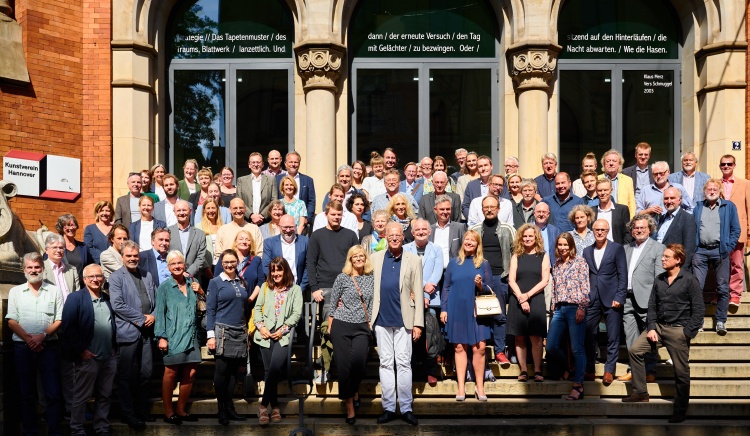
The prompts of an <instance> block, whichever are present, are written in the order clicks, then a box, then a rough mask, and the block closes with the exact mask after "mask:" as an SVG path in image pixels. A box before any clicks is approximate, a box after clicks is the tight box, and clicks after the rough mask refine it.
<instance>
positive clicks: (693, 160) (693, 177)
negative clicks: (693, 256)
mask: <svg viewBox="0 0 750 436" xmlns="http://www.w3.org/2000/svg"><path fill="white" fill-rule="evenodd" d="M680 160H681V161H682V171H678V172H676V173H672V174H670V175H669V177H668V179H669V183H672V184H680V185H682V187H683V188H685V192H687V194H688V195H689V196H690V197H689V199H690V201H691V204H697V203H698V202H699V201H703V185H705V184H706V182H707V181H708V179H710V178H711V176H709V175H708V174H706V173H702V172H700V171H696V169H697V166H698V158H697V157H696V156H695V153H693V152H692V151H688V152H687V153H685V154H683V155H682V157H681V158H680ZM665 245H666V244H665ZM685 249H686V250H687V247H686V248H685ZM685 264H686V265H690V261H689V260H688V261H686V262H685Z"/></svg>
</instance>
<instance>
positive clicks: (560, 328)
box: [547, 233, 589, 401]
mask: <svg viewBox="0 0 750 436" xmlns="http://www.w3.org/2000/svg"><path fill="white" fill-rule="evenodd" d="M555 257H556V258H557V260H556V262H555V265H554V266H553V267H552V303H551V305H552V310H553V311H554V312H553V313H554V314H553V315H552V321H550V323H549V333H548V334H547V363H548V364H549V366H548V368H549V371H550V373H551V374H555V375H556V376H557V377H559V376H561V375H562V374H563V372H565V370H566V369H567V367H568V364H567V358H566V352H565V350H564V349H563V348H562V344H561V343H562V339H563V337H564V336H565V332H566V330H567V332H568V335H569V337H570V347H571V349H572V350H573V356H574V358H575V375H574V377H573V390H572V391H570V395H568V398H567V399H568V400H571V401H575V400H580V399H582V398H583V375H584V371H585V369H586V353H585V350H584V345H583V344H584V340H585V337H586V307H587V306H588V304H589V267H588V265H587V264H586V261H585V260H583V258H582V257H581V256H576V245H575V242H574V241H573V236H571V235H570V233H562V234H560V236H558V237H557V240H556V241H555Z"/></svg>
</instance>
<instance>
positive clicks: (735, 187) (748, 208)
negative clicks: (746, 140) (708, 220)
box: [719, 154, 750, 308]
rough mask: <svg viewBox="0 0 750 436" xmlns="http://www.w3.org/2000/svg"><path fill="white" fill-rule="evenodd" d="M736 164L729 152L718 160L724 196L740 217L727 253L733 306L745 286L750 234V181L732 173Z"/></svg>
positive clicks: (730, 302)
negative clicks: (734, 241)
mask: <svg viewBox="0 0 750 436" xmlns="http://www.w3.org/2000/svg"><path fill="white" fill-rule="evenodd" d="M736 164H737V162H736V161H735V159H734V156H732V155H731V154H726V155H724V156H722V157H721V159H720V160H719V169H720V170H721V175H722V178H721V184H722V188H723V189H722V190H723V194H724V198H725V199H727V200H729V201H731V202H732V203H734V205H735V206H737V216H738V217H739V219H740V229H741V230H740V237H739V240H738V241H737V245H736V246H735V247H734V250H732V251H731V253H729V269H730V272H729V305H730V306H731V307H735V308H736V307H739V306H740V297H742V290H743V289H744V287H745V245H746V244H747V239H748V236H750V227H748V216H750V181H748V180H747V179H743V178H741V177H736V176H735V175H734V167H735V166H736Z"/></svg>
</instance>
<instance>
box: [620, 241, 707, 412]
mask: <svg viewBox="0 0 750 436" xmlns="http://www.w3.org/2000/svg"><path fill="white" fill-rule="evenodd" d="M684 264H685V248H684V247H683V246H682V245H679V244H671V245H669V246H668V247H667V249H666V250H664V254H663V255H662V258H661V265H662V267H664V272H663V273H661V274H659V275H658V276H657V277H656V281H655V282H654V289H653V291H652V292H651V298H650V299H649V302H648V317H647V324H648V328H647V331H644V332H643V333H642V334H641V336H639V337H638V339H637V340H636V341H635V343H634V344H633V346H632V347H631V348H630V352H629V353H630V367H631V368H632V373H633V393H632V394H631V395H630V396H629V397H626V398H623V399H622V401H623V402H624V403H641V402H644V403H645V402H648V401H649V396H648V389H647V388H646V369H645V366H644V356H645V354H646V353H648V352H649V351H651V349H652V347H653V346H656V347H660V346H664V347H667V351H668V352H669V357H671V358H672V362H673V364H674V381H675V397H674V406H673V407H672V417H671V418H669V422H670V423H676V422H682V421H684V420H685V412H686V411H687V407H688V401H689V400H690V365H689V362H688V358H689V356H690V339H692V338H694V337H695V336H696V335H697V334H698V330H699V329H700V328H701V327H702V326H703V316H704V315H705V312H706V307H705V305H704V303H703V293H702V292H701V287H700V285H699V284H698V279H696V278H695V276H693V275H692V274H690V273H689V272H687V271H685V270H684V269H682V268H681V267H682V265H684Z"/></svg>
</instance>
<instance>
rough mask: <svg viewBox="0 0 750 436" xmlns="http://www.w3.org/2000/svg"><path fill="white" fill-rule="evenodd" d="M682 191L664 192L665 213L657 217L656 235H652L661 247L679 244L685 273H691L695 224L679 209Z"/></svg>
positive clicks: (668, 189)
mask: <svg viewBox="0 0 750 436" xmlns="http://www.w3.org/2000/svg"><path fill="white" fill-rule="evenodd" d="M680 204H682V191H681V190H679V189H677V188H667V189H666V190H664V208H665V209H666V210H667V213H665V214H664V215H662V216H660V217H659V220H658V221H657V226H658V227H657V228H656V233H654V234H653V235H652V237H653V238H654V239H656V240H657V242H660V243H661V244H662V245H669V244H680V245H682V246H683V247H685V265H684V266H683V267H682V268H683V269H685V270H686V271H692V266H691V265H692V262H693V253H695V244H696V240H695V232H696V231H697V224H696V223H695V218H693V216H692V215H690V214H689V213H687V212H685V210H684V209H682V208H681V207H680Z"/></svg>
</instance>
